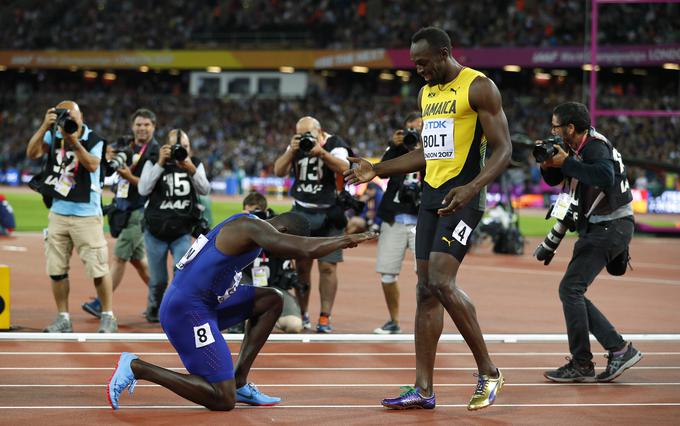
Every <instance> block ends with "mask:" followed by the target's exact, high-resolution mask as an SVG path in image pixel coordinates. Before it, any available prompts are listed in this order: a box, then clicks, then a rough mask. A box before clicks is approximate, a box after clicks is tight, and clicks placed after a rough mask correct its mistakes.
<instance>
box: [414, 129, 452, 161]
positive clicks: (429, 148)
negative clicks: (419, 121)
mask: <svg viewBox="0 0 680 426" xmlns="http://www.w3.org/2000/svg"><path fill="white" fill-rule="evenodd" d="M422 136H423V150H424V151H425V160H427V161H430V160H450V159H453V158H454V154H455V147H454V145H453V118H431V119H428V120H425V121H423V133H422Z"/></svg>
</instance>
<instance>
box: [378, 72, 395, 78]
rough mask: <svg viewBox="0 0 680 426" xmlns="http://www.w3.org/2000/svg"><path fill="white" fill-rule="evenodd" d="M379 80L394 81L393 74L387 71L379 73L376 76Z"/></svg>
mask: <svg viewBox="0 0 680 426" xmlns="http://www.w3.org/2000/svg"><path fill="white" fill-rule="evenodd" d="M378 77H379V78H380V79H381V80H394V74H391V73H389V72H387V71H383V72H381V73H380V75H379V76H378Z"/></svg>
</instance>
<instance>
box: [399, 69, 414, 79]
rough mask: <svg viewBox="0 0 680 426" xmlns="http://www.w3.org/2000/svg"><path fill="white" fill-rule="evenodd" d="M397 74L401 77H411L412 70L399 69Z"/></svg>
mask: <svg viewBox="0 0 680 426" xmlns="http://www.w3.org/2000/svg"><path fill="white" fill-rule="evenodd" d="M395 74H396V75H397V76H399V77H401V78H405V77H406V78H410V77H411V72H410V71H404V70H398V71H397V72H395Z"/></svg>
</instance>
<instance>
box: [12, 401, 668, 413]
mask: <svg viewBox="0 0 680 426" xmlns="http://www.w3.org/2000/svg"><path fill="white" fill-rule="evenodd" d="M678 406H680V402H627V403H574V404H559V403H556V404H550V403H549V404H499V403H496V404H494V407H505V408H592V407H678ZM466 407H467V404H437V408H466ZM236 408H237V409H242V410H262V408H261V407H251V406H247V405H246V406H244V405H237V406H236ZM267 408H268V409H273V410H284V409H291V408H292V409H314V410H318V409H320V408H345V409H353V410H354V409H357V408H381V409H382V408H383V407H382V406H381V405H350V404H347V405H275V406H273V407H267ZM121 409H122V410H124V411H127V410H187V409H188V410H201V411H206V409H205V408H204V407H201V406H199V405H126V406H123V407H122V408H121ZM0 410H111V407H110V406H109V405H54V406H49V405H24V406H11V405H5V406H0Z"/></svg>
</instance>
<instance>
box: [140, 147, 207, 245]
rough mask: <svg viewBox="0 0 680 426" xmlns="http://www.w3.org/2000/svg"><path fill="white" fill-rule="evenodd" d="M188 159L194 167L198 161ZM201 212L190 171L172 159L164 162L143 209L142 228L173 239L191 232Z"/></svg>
mask: <svg viewBox="0 0 680 426" xmlns="http://www.w3.org/2000/svg"><path fill="white" fill-rule="evenodd" d="M191 162H192V163H194V166H196V167H198V166H199V165H200V164H201V161H200V160H198V159H197V158H194V157H192V158H191ZM200 215H201V211H200V209H199V208H198V197H197V195H196V189H195V188H194V184H193V182H192V181H191V176H190V175H189V172H187V171H186V170H184V169H181V168H179V167H178V166H177V165H175V163H174V162H169V163H166V164H165V167H164V170H163V174H162V175H161V177H160V178H158V182H156V186H154V188H153V191H152V192H151V194H150V195H149V202H148V204H147V206H146V209H145V210H144V227H145V229H147V230H148V231H149V232H150V233H151V234H152V235H153V236H154V237H156V238H159V239H161V240H164V241H174V240H176V239H177V238H179V237H181V236H182V235H186V234H191V232H192V230H193V229H194V226H195V225H196V224H197V223H198V220H199V218H200Z"/></svg>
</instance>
